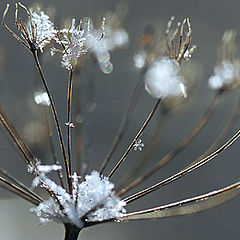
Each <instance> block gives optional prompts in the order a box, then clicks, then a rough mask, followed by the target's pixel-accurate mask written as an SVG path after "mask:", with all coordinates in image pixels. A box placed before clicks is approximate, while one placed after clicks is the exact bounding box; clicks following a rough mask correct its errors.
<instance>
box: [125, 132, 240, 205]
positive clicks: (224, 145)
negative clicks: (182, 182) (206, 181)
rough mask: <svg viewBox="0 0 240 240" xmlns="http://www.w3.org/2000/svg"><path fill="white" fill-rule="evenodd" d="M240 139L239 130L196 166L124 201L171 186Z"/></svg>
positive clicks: (130, 200)
mask: <svg viewBox="0 0 240 240" xmlns="http://www.w3.org/2000/svg"><path fill="white" fill-rule="evenodd" d="M239 137H240V130H238V131H237V132H236V133H235V135H234V136H233V137H232V138H231V139H229V140H228V141H227V142H226V143H225V144H223V145H222V146H221V147H220V148H218V149H217V150H216V151H215V152H213V153H212V154H210V155H208V156H207V157H205V158H203V159H201V160H199V161H198V162H197V163H195V164H194V165H191V166H189V167H188V168H185V169H183V170H181V171H180V172H178V173H176V174H174V175H172V176H171V177H169V178H167V179H165V180H163V181H161V182H159V183H157V184H155V185H153V186H151V187H149V188H146V189H144V190H142V191H140V192H138V193H136V194H133V195H132V196H129V197H127V198H125V199H124V201H126V202H127V203H130V202H132V201H134V200H137V199H139V198H141V197H143V196H145V195H146V194H148V193H151V192H153V191H155V190H157V189H159V188H160V187H162V186H164V185H166V184H169V183H170V182H173V181H175V180H177V179H178V178H180V177H182V176H184V175H186V174H188V173H190V172H192V171H193V170H195V169H197V168H199V167H201V166H203V165H204V164H206V163H208V162H209V161H211V160H212V159H214V158H215V157H216V156H218V155H219V154H220V153H221V152H223V151H225V150H226V149H227V148H228V147H230V146H231V145H232V144H233V143H234V142H235V141H236V140H237V139H238V138H239Z"/></svg>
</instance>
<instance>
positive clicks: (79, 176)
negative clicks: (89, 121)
mask: <svg viewBox="0 0 240 240" xmlns="http://www.w3.org/2000/svg"><path fill="white" fill-rule="evenodd" d="M8 8H9V5H7V7H6V9H5V11H4V14H3V18H2V24H3V26H4V27H5V28H6V30H7V31H8V32H9V33H10V34H11V35H12V36H13V37H14V38H16V39H17V40H18V42H20V43H21V44H23V45H24V47H26V48H27V49H28V50H29V52H30V53H31V54H32V57H33V59H34V62H35V65H36V68H37V71H38V74H39V76H40V79H41V83H42V86H43V90H41V91H37V92H36V93H35V96H34V98H35V101H36V103H37V104H39V105H40V106H41V109H42V111H43V113H44V114H45V115H44V116H45V118H44V121H45V124H46V128H47V133H48V137H49V143H50V145H51V146H50V147H51V149H52V156H53V164H52V165H44V160H43V159H41V160H40V159H38V158H37V157H36V156H35V155H34V154H33V152H32V151H31V149H30V147H29V146H28V145H27V144H26V143H25V140H24V139H23V138H22V137H21V136H20V134H19V133H18V131H17V129H16V128H15V127H14V125H13V124H12V122H11V120H10V119H9V117H8V115H7V113H6V112H5V110H4V109H3V107H2V106H0V121H1V124H2V126H3V128H4V129H5V130H6V132H7V133H8V135H9V137H10V139H11V140H12V141H13V142H14V143H15V146H16V147H17V149H18V150H19V152H20V153H21V155H22V157H23V158H24V160H25V161H26V164H27V171H28V172H29V173H31V174H33V176H34V178H33V181H32V186H31V187H30V188H29V187H27V186H25V185H24V184H23V183H22V182H21V181H20V180H17V179H16V178H15V177H14V176H12V175H11V174H10V173H8V172H7V171H6V170H4V169H2V168H0V186H1V187H3V188H5V189H7V190H8V191H11V192H13V193H15V194H17V195H18V196H20V197H22V198H24V199H25V200H27V201H29V202H30V203H32V204H33V205H34V207H33V208H31V209H30V212H32V213H33V214H35V215H36V216H37V217H39V219H40V222H41V223H46V222H49V221H55V222H60V223H62V224H63V225H64V226H65V240H74V239H77V238H78V235H79V233H80V232H81V230H82V229H83V228H87V227H90V226H93V225H97V224H101V223H107V222H116V223H120V222H126V221H129V220H139V219H154V218H164V217H172V216H179V215H186V214H193V213H196V212H199V211H203V210H206V209H208V208H211V207H214V206H217V205H219V204H222V203H223V202H226V201H228V200H230V199H232V198H233V197H234V196H236V195H238V194H239V193H240V190H239V187H240V182H236V183H233V184H232V185H229V186H226V187H224V188H221V189H219V190H214V191H212V192H209V193H205V194H202V195H199V196H196V197H190V198H188V199H184V200H181V201H177V202H173V203H170V204H166V205H160V206H157V207H152V208H148V209H145V210H138V211H135V212H127V206H128V204H129V203H131V202H133V201H136V200H138V199H140V198H142V197H144V196H145V195H147V194H149V193H151V192H153V191H156V190H158V189H159V188H161V187H162V186H165V185H166V184H169V183H171V182H173V181H175V180H177V179H179V178H181V177H182V176H184V175H186V174H188V173H190V172H192V171H194V170H195V169H197V168H199V167H201V166H203V165H204V164H206V163H208V162H209V161H211V160H213V159H214V158H215V157H216V156H217V155H219V154H220V153H221V152H223V151H224V150H225V149H227V148H228V147H229V146H230V145H231V144H233V143H234V142H235V141H236V140H237V139H238V138H239V136H240V131H237V132H236V133H235V134H234V135H233V137H231V138H230V139H229V140H227V141H226V136H227V135H228V134H229V133H230V132H231V130H232V129H233V127H234V125H235V123H236V120H237V118H238V116H239V108H237V109H236V110H235V111H234V114H233V116H232V118H231V119H230V121H229V123H228V124H227V125H226V126H225V128H224V129H223V131H222V133H221V135H220V136H219V138H218V139H216V142H215V143H214V144H213V145H211V146H210V147H209V149H207V150H206V152H205V153H204V154H203V155H201V156H200V157H199V158H198V159H196V160H194V161H193V162H192V164H190V165H189V166H187V167H185V168H183V169H182V170H181V171H179V172H177V173H176V174H174V175H172V176H170V177H168V178H167V179H164V180H162V181H159V182H157V183H156V184H154V185H152V186H149V187H147V188H145V189H143V190H141V191H138V192H136V193H134V194H132V195H128V196H127V197H124V198H123V199H121V198H120V197H122V196H123V195H125V194H128V193H129V191H130V190H133V189H135V187H137V186H138V185H139V184H141V183H143V182H144V181H145V180H146V179H148V178H149V177H152V176H153V174H154V173H156V172H157V171H159V170H160V169H161V168H162V167H163V166H164V165H166V164H167V163H168V162H169V161H171V160H172V159H174V157H176V156H177V155H178V154H179V153H180V152H181V151H182V150H183V149H185V148H186V147H187V146H188V145H189V143H190V142H192V141H193V139H194V138H195V137H196V136H197V135H198V134H199V133H200V132H201V130H202V129H203V128H204V127H205V125H206V124H207V122H208V121H209V119H210V118H211V116H212V115H213V114H214V112H215V110H216V108H217V106H218V104H219V102H220V99H221V98H222V96H223V95H224V94H226V93H228V92H229V91H232V90H234V89H236V88H237V86H238V84H239V80H240V79H239V77H240V75H239V69H240V68H239V66H240V65H239V60H238V59H237V56H236V54H235V53H236V43H235V36H236V34H235V32H233V31H228V32H226V33H225V34H224V36H223V39H222V43H221V46H220V49H219V62H218V66H217V67H216V68H215V69H214V75H213V76H212V77H211V78H210V79H209V86H210V87H211V88H213V89H214V91H215V97H214V99H213V100H212V102H211V103H210V105H209V107H208V109H207V111H206V112H205V113H204V114H203V116H202V117H201V119H200V120H199V121H198V122H197V123H196V125H195V126H194V127H193V129H192V130H191V131H190V133H189V134H188V135H187V136H186V137H185V138H183V139H182V141H181V142H180V143H179V145H178V146H177V147H176V148H175V149H173V150H172V151H171V152H169V153H168V154H166V155H165V156H164V157H163V158H162V159H161V160H160V161H159V162H158V163H157V164H155V166H153V167H152V168H151V169H150V170H149V171H148V172H147V173H144V174H143V169H144V168H145V166H146V165H147V164H148V163H149V162H150V160H151V158H152V157H153V154H154V153H155V152H156V149H157V146H158V144H159V134H155V132H154V133H153V135H152V136H151V137H150V140H149V142H147V143H143V142H142V139H141V136H142V134H143V133H144V131H145V129H146V128H147V127H148V125H149V124H150V123H151V120H152V118H153V117H154V115H155V114H156V111H157V109H158V108H159V105H160V104H161V103H162V104H164V106H165V108H164V109H165V110H164V112H163V119H165V118H167V117H169V115H170V114H169V113H170V112H171V111H172V110H173V109H174V108H176V106H179V105H183V104H185V102H186V101H185V98H187V95H188V94H187V93H188V92H189V91H190V89H188V87H187V85H186V82H185V79H184V77H183V76H182V75H181V67H182V64H183V63H185V62H187V61H189V60H190V58H191V55H192V54H193V53H194V51H195V48H196V46H191V39H192V28H191V25H190V20H189V18H185V19H184V20H183V21H182V22H181V23H178V24H177V27H176V28H175V29H174V28H173V27H172V25H173V21H174V17H171V19H170V20H169V22H168V23H167V29H166V31H165V40H162V42H164V43H165V46H166V47H165V48H164V49H161V50H159V49H157V48H158V46H162V45H163V44H162V42H161V44H159V45H158V41H157V40H156V39H158V37H155V36H154V34H152V32H151V31H145V32H144V33H143V35H142V37H141V44H140V48H141V49H140V51H139V52H140V53H141V54H140V55H139V54H138V56H137V55H135V57H134V60H135V63H136V65H137V67H139V68H142V71H141V74H140V79H139V81H138V83H137V86H136V88H135V91H134V94H133V97H132V99H131V101H130V105H129V107H128V109H127V112H126V115H125V117H124V119H123V121H122V124H121V126H120V128H119V131H118V133H117V135H116V137H115V139H114V141H113V144H112V146H111V147H110V149H109V152H108V153H107V155H106V158H105V159H104V160H103V163H102V166H101V168H100V169H99V171H96V170H94V167H92V166H89V168H91V169H92V170H93V171H92V170H91V171H92V172H90V173H86V171H85V170H84V168H83V166H82V165H83V160H82V159H80V154H79V156H77V158H79V159H78V162H77V164H76V165H77V170H75V171H74V170H73V169H74V168H73V164H72V163H73V160H72V158H73V157H72V130H73V129H74V127H75V126H74V123H73V121H72V112H73V110H72V108H73V106H72V105H73V104H72V102H73V100H72V92H73V82H74V76H75V75H74V73H75V72H78V71H79V68H81V67H82V66H81V65H80V66H79V61H81V60H82V59H84V57H85V56H86V55H91V56H92V57H93V58H94V59H95V60H96V62H97V63H98V65H99V67H100V69H101V70H102V72H103V73H105V74H110V73H111V71H112V70H113V65H112V63H111V61H110V51H111V50H113V49H115V48H119V47H121V46H122V45H124V44H126V43H127V41H128V34H127V33H126V32H125V31H124V29H123V28H120V27H119V24H115V25H116V26H117V27H116V29H117V30H116V29H114V27H111V26H108V25H107V24H106V19H105V18H103V21H102V25H101V26H100V28H99V29H96V28H95V27H94V25H93V23H92V20H91V19H90V18H83V19H81V20H80V21H79V24H78V25H77V24H76V20H75V19H72V23H71V27H69V28H64V29H61V30H59V29H57V28H55V27H54V24H53V23H52V22H51V21H50V20H49V17H48V16H47V15H46V14H45V13H44V12H43V11H39V12H34V11H32V10H30V9H28V8H27V7H25V6H24V5H22V4H21V3H17V4H16V11H15V24H16V28H17V30H18V32H19V34H16V33H15V32H14V31H12V30H11V29H10V28H9V27H8V25H7V24H6V22H5V18H6V15H7V13H8ZM19 8H21V9H23V10H24V12H25V13H26V15H27V20H26V21H23V20H22V18H19V14H18V12H19ZM116 19H118V18H117V17H116ZM119 29H120V30H121V31H120V30H119ZM115 30H116V32H115ZM120 40H121V41H120ZM46 46H51V54H52V55H54V54H60V56H61V59H62V60H61V64H62V67H63V68H66V70H67V71H68V73H69V74H68V89H67V115H66V119H67V121H66V123H65V126H66V129H67V133H66V139H64V137H63V133H62V128H61V120H59V117H58V112H57V110H56V107H55V104H54V99H53V97H52V94H51V90H50V89H49V87H48V81H47V80H46V78H45V76H44V73H43V70H42V68H41V63H40V60H39V57H40V56H41V54H43V52H44V51H45V48H46ZM160 52H162V55H159V53H160ZM164 52H166V53H165V54H164ZM136 56H137V57H136ZM139 58H141V59H139ZM139 60H141V61H140V62H139ZM82 61H83V60H82ZM186 64H187V63H186ZM143 84H144V85H145V89H146V91H147V92H148V93H149V94H150V95H151V96H152V97H154V98H156V103H155V105H154V107H153V109H152V110H151V111H150V113H149V115H148V117H147V118H146V120H145V121H143V124H142V126H141V127H140V128H139V130H138V131H137V133H136V135H135V136H134V137H133V138H132V139H131V141H130V143H129V145H128V146H127V147H126V150H125V151H124V152H123V154H122V156H121V157H120V158H119V160H118V161H115V160H113V159H112V155H113V153H114V152H115V150H116V148H117V146H118V144H119V142H120V140H121V138H122V135H123V134H124V133H125V132H126V127H127V124H128V122H129V119H130V116H131V113H132V112H133V110H134V108H135V105H136V103H137V99H138V98H139V94H140V89H141V88H142V86H143ZM48 107H49V108H50V109H51V112H52V116H53V120H54V126H55V128H56V131H57V136H58V141H59V146H60V149H61V153H62V159H57V157H56V154H55V153H54V151H55V150H54V142H53V138H52V136H51V135H52V134H51V132H52V129H51V125H52V124H51V119H50V118H49V116H48V110H47V109H48ZM163 124H164V122H163V121H160V123H159V125H158V126H157V128H156V130H155V131H156V132H157V133H158V132H159V131H160V130H161V127H162V126H163ZM75 131H79V132H78V133H76V134H77V138H81V134H80V132H81V129H75ZM65 144H66V146H65ZM143 148H144V150H143ZM78 150H79V151H81V149H78ZM132 150H134V151H142V154H141V155H140V158H139V159H137V160H136V162H135V164H134V165H133V166H132V169H130V171H129V172H128V173H126V174H125V176H124V179H122V180H121V181H119V183H118V185H117V186H115V185H114V184H113V183H112V182H111V178H112V176H113V175H116V174H117V171H118V170H119V168H120V167H121V166H122V164H123V163H124V162H127V161H128V156H129V153H130V152H131V151H132ZM110 161H112V162H114V164H115V165H114V167H113V168H112V169H111V170H110V171H109V172H107V167H108V166H109V165H108V164H109V162H110ZM52 172H56V173H57V176H58V181H57V182H55V181H53V180H52V178H50V174H51V173H52ZM36 187H40V188H42V189H44V190H45V191H46V193H47V195H48V197H49V199H43V197H41V196H39V195H38V194H36V193H35V192H34V189H35V188H36Z"/></svg>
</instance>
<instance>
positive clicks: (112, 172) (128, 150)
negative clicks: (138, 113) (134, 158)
mask: <svg viewBox="0 0 240 240" xmlns="http://www.w3.org/2000/svg"><path fill="white" fill-rule="evenodd" d="M160 102H161V98H159V99H158V100H157V102H156V103H155V105H154V108H153V110H152V111H151V113H150V114H149V115H148V117H147V119H146V121H145V122H144V123H143V125H142V127H141V128H140V130H139V131H138V133H137V134H136V136H135V137H134V139H133V140H132V142H131V143H130V145H129V146H128V148H127V150H126V151H125V153H124V154H123V155H122V157H121V158H120V160H119V161H118V163H117V164H116V165H115V167H114V168H113V169H112V171H111V172H110V174H109V175H108V177H109V178H111V177H112V175H113V174H114V172H115V171H116V170H117V169H118V168H119V166H120V165H121V164H122V163H123V162H124V160H125V159H126V157H127V155H128V153H129V152H130V150H131V149H132V147H133V145H134V143H135V142H136V141H137V139H138V138H139V137H140V136H141V135H142V133H143V131H144V130H145V128H146V127H147V125H148V123H149V122H150V121H151V119H152V117H153V115H154V113H155V112H156V110H157V108H158V106H159V104H160Z"/></svg>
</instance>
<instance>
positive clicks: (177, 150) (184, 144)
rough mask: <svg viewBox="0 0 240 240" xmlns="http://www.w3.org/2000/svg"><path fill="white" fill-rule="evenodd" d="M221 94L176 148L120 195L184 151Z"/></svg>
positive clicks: (202, 125) (213, 108)
mask: <svg viewBox="0 0 240 240" xmlns="http://www.w3.org/2000/svg"><path fill="white" fill-rule="evenodd" d="M221 96H222V94H217V95H215V97H214V99H213V100H212V102H211V104H210V105H209V107H208V109H207V111H206V112H205V113H204V115H203V116H202V117H201V119H200V120H199V121H198V123H197V124H196V125H195V126H194V127H193V129H192V130H191V132H190V133H189V134H188V135H187V136H186V137H185V138H184V139H183V140H182V141H181V142H180V143H179V144H178V145H177V147H176V148H175V149H173V150H172V151H171V152H169V153H168V154H166V155H165V156H164V157H163V158H162V159H161V160H160V161H159V162H158V163H157V164H155V165H154V167H153V168H152V169H151V170H150V171H148V172H147V173H146V174H145V175H143V176H141V177H139V178H137V179H135V180H134V181H133V182H131V183H130V184H129V185H128V186H127V187H126V188H124V189H122V190H121V191H120V192H118V195H119V196H122V195H123V194H125V193H127V192H128V191H130V190H131V189H133V188H135V187H136V186H138V185H139V184H141V183H142V182H144V181H146V180H147V179H148V178H149V177H151V176H152V175H153V174H155V173H156V172H157V171H159V170H160V169H161V168H162V167H163V166H165V165H166V164H167V163H168V162H169V161H171V160H172V159H174V158H175V157H176V156H177V155H178V154H179V153H180V152H182V151H183V150H184V149H185V148H186V147H187V146H188V145H189V144H190V143H191V142H192V141H193V139H194V138H195V137H196V136H197V135H198V134H199V133H200V132H201V130H202V129H203V128H204V127H205V125H206V124H207V123H208V121H209V119H210V118H211V117H212V115H213V113H214V112H215V110H216V108H217V106H218V104H219V101H220V98H221Z"/></svg>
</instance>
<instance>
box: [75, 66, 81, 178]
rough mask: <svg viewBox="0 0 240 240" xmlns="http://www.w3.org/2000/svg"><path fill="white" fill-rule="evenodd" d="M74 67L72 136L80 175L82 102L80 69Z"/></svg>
mask: <svg viewBox="0 0 240 240" xmlns="http://www.w3.org/2000/svg"><path fill="white" fill-rule="evenodd" d="M79 68H80V67H79ZM79 68H75V69H74V81H75V84H74V86H75V87H74V89H73V90H74V93H76V94H74V93H73V94H74V104H73V108H74V114H75V116H76V118H78V119H75V120H76V124H75V131H74V133H75V134H74V137H75V143H76V144H75V151H76V153H75V160H76V169H77V173H78V175H79V176H82V170H83V169H82V168H83V162H82V122H81V118H82V104H81V101H82V99H81V93H82V92H81V89H82V88H81V69H79Z"/></svg>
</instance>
